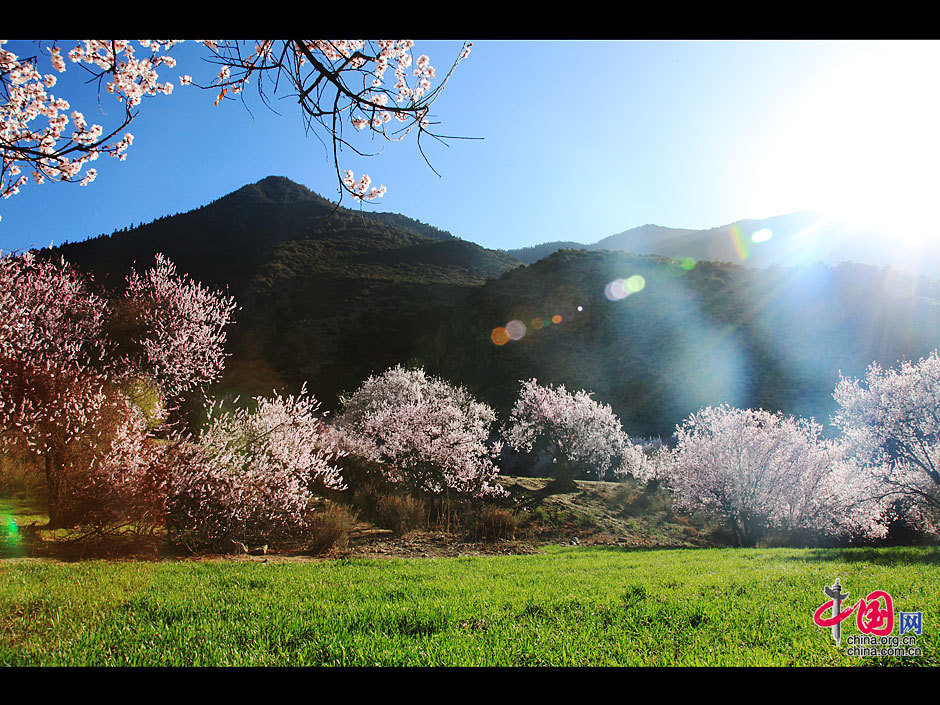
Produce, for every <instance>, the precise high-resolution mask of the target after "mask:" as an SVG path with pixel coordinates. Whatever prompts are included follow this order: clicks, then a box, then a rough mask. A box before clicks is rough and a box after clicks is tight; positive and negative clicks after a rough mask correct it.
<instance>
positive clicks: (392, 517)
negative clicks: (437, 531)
mask: <svg viewBox="0 0 940 705" xmlns="http://www.w3.org/2000/svg"><path fill="white" fill-rule="evenodd" d="M427 515H428V507H427V503H426V502H425V501H424V500H422V499H416V498H415V497H411V496H409V495H386V496H384V497H382V498H381V499H379V501H378V504H377V506H376V512H375V521H376V523H377V524H378V525H379V526H381V527H382V528H383V529H390V530H391V531H393V532H395V534H396V535H397V536H404V535H405V534H407V533H408V532H410V531H414V530H415V529H419V528H423V527H424V526H426V525H427Z"/></svg>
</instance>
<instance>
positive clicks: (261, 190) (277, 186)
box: [229, 176, 328, 204]
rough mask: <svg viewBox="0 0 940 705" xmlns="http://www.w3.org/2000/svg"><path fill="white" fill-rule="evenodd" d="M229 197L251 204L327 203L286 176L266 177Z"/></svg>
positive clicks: (321, 197)
mask: <svg viewBox="0 0 940 705" xmlns="http://www.w3.org/2000/svg"><path fill="white" fill-rule="evenodd" d="M229 196H238V197H239V198H240V199H243V200H247V201H250V202H253V203H296V202H298V201H319V202H322V203H324V204H325V203H328V201H327V200H326V199H325V198H323V196H320V195H319V194H316V193H314V192H313V191H311V190H310V189H308V188H307V187H306V186H302V185H301V184H298V183H296V182H295V181H291V180H290V179H288V178H287V177H286V176H266V177H264V178H263V179H261V180H260V181H257V182H255V183H253V184H248V185H246V186H242V187H241V188H240V189H238V190H237V191H235V192H233V193H231V194H229Z"/></svg>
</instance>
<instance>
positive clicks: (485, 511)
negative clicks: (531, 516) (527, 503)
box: [468, 506, 518, 541]
mask: <svg viewBox="0 0 940 705" xmlns="http://www.w3.org/2000/svg"><path fill="white" fill-rule="evenodd" d="M468 524H469V526H468V528H469V529H470V535H471V536H472V537H473V540H474V541H479V540H481V539H482V540H483V541H503V540H506V539H513V538H515V534H516V527H517V525H518V522H517V521H516V518H515V517H514V516H513V515H512V513H511V512H510V511H509V510H508V509H503V508H502V507H493V506H487V507H483V508H481V509H479V510H477V511H475V512H473V513H471V514H470V521H469V522H468Z"/></svg>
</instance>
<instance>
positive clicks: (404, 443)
mask: <svg viewBox="0 0 940 705" xmlns="http://www.w3.org/2000/svg"><path fill="white" fill-rule="evenodd" d="M235 308H236V305H235V302H234V301H233V300H232V299H231V297H228V296H225V295H223V294H222V293H220V292H215V291H210V290H208V289H205V288H204V287H202V286H201V285H199V284H197V283H195V282H192V281H191V280H189V279H188V278H187V277H185V276H180V275H178V274H177V272H176V269H175V267H174V265H173V264H172V263H171V262H169V261H168V260H167V259H166V258H164V257H163V256H162V255H157V257H156V262H155V264H154V266H153V267H151V268H150V269H148V270H146V271H145V272H142V273H141V272H137V271H132V272H131V273H130V274H129V275H128V277H127V279H126V281H125V285H124V287H123V290H122V291H118V292H103V291H98V290H96V289H95V283H94V281H93V279H92V278H91V277H90V276H88V275H86V274H83V273H81V272H79V271H78V270H77V269H75V268H74V267H72V266H71V265H69V264H68V263H66V262H65V261H64V260H59V261H58V262H56V261H52V260H49V259H45V258H40V257H36V256H35V255H33V254H26V255H21V256H7V257H3V258H0V443H2V444H3V446H2V448H0V450H6V449H10V448H11V447H13V446H24V447H27V448H29V449H30V450H32V451H33V452H34V453H35V454H36V456H38V458H39V459H40V460H41V463H42V465H43V467H44V472H45V479H46V486H47V490H48V512H49V519H50V526H51V527H69V526H73V525H75V524H77V523H87V522H92V523H95V524H97V525H99V526H104V525H115V524H121V523H128V522H136V523H147V522H150V523H153V522H159V521H160V519H161V517H165V518H166V520H167V527H168V529H169V530H170V532H171V533H172V534H173V535H174V536H177V537H179V538H180V540H182V541H185V542H186V543H188V544H191V545H198V544H201V545H218V544H220V543H224V540H225V539H232V538H236V537H237V538H238V539H240V540H243V541H245V542H249V541H258V540H263V539H265V538H278V537H286V536H288V535H291V534H295V533H297V532H302V531H303V529H304V528H305V526H306V525H307V522H308V520H309V518H310V513H309V511H308V510H309V507H310V504H311V500H312V499H313V497H314V494H315V493H317V492H320V491H322V490H324V489H332V490H341V489H344V488H345V486H346V483H345V481H344V478H343V476H342V473H341V471H340V462H339V461H341V459H342V458H344V457H347V456H353V457H355V458H358V459H360V460H363V461H367V462H370V463H373V464H374V465H375V466H376V467H378V468H380V469H381V472H382V473H383V480H384V481H385V482H386V483H387V484H388V485H391V486H393V487H396V488H399V489H401V490H402V491H407V492H410V493H413V494H421V495H442V494H446V495H448V496H450V495H454V496H458V497H464V498H473V499H484V498H491V497H496V496H500V495H501V494H502V493H503V491H502V489H501V488H500V486H499V485H498V484H497V482H496V476H497V474H498V468H497V465H496V463H495V460H496V459H497V458H498V456H499V454H500V451H501V447H502V444H501V442H500V441H499V440H497V439H496V436H498V433H497V431H496V429H495V423H496V414H495V412H494V411H493V409H492V408H491V407H489V406H488V405H486V404H484V403H482V402H480V401H478V400H476V399H474V398H473V396H472V395H471V394H470V393H469V392H468V391H467V390H466V389H463V388H461V387H459V386H456V385H452V384H450V383H448V382H446V381H444V380H441V379H437V378H435V377H433V376H431V375H428V374H427V373H426V372H425V371H424V370H421V369H405V368H403V367H401V366H395V367H392V368H391V369H389V370H386V371H385V372H384V373H383V374H381V375H376V376H373V377H370V378H369V379H367V380H366V381H365V382H363V384H362V385H361V386H360V388H359V389H358V390H356V391H355V392H354V393H353V394H352V395H350V396H349V397H348V398H344V399H342V400H341V401H342V409H341V412H340V413H339V414H338V415H337V416H336V417H335V418H334V419H332V420H331V423H327V419H326V418H325V415H323V414H321V413H319V403H318V402H317V400H316V399H314V398H313V397H311V396H309V395H308V394H307V393H306V392H305V391H304V390H302V391H301V392H300V394H298V395H296V396H286V397H285V396H281V395H277V394H275V395H274V396H273V397H269V398H262V397H259V398H256V399H254V400H252V402H251V403H250V404H248V405H247V406H236V407H235V408H224V407H223V405H222V404H221V403H218V402H209V403H208V414H207V420H206V423H205V425H204V427H203V428H202V429H201V430H200V431H198V432H197V433H195V434H190V433H188V432H187V431H186V430H185V428H183V427H182V424H181V423H179V422H178V420H177V423H174V418H175V417H174V413H173V412H174V411H175V410H177V409H178V408H179V406H180V404H181V403H182V401H183V400H184V398H185V397H186V396H187V395H189V394H192V393H194V392H197V391H199V390H202V389H204V388H205V386H206V385H207V383H209V382H212V381H213V380H215V379H217V378H218V377H219V375H220V374H221V371H222V369H223V365H224V359H225V355H224V352H223V348H224V342H225V337H226V334H225V327H226V326H227V325H228V324H229V323H230V321H231V316H232V314H233V313H234V311H235ZM505 435H506V437H507V438H508V439H509V440H510V442H511V443H512V444H513V445H514V446H515V447H517V448H523V449H532V448H533V447H534V446H535V445H537V444H539V443H542V444H543V445H544V446H546V447H547V448H549V449H550V451H551V453H552V455H553V457H554V458H555V459H556V461H557V468H558V473H557V474H558V477H559V479H560V480H561V481H563V482H565V483H566V484H570V482H571V479H572V478H573V477H574V474H573V473H574V471H575V469H577V468H581V469H589V470H591V471H593V472H594V473H595V474H596V476H598V477H601V476H603V475H604V474H605V473H607V472H608V471H609V472H611V473H612V474H613V475H615V476H616V475H623V474H625V473H627V472H630V471H632V470H633V469H634V467H635V466H636V465H637V463H638V457H639V453H638V451H636V449H635V448H634V447H633V446H632V444H630V441H629V439H628V438H627V436H626V434H624V432H623V430H622V429H621V427H620V422H619V420H618V419H617V417H616V416H615V415H614V414H613V412H612V411H611V409H610V407H609V406H606V405H603V404H599V403H597V402H595V401H594V400H592V399H591V398H590V396H589V395H588V394H586V393H585V392H578V393H577V394H574V395H572V394H569V393H568V392H567V391H566V390H565V389H564V387H557V388H553V387H542V386H539V385H538V384H537V382H536V381H535V380H531V381H529V382H526V383H524V384H523V389H522V394H521V396H520V398H519V401H518V403H517V404H516V408H515V409H514V410H513V415H512V417H511V423H510V427H509V428H508V429H506V433H505Z"/></svg>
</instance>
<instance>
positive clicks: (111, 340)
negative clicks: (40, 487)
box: [0, 253, 234, 527]
mask: <svg viewBox="0 0 940 705" xmlns="http://www.w3.org/2000/svg"><path fill="white" fill-rule="evenodd" d="M142 281H146V282H150V284H151V285H152V286H150V287H148V286H143V285H140V282H142ZM135 282H136V283H135ZM128 302H130V304H131V305H128ZM233 308H234V302H233V301H232V300H231V299H230V298H228V297H224V296H222V295H220V294H215V293H210V292H206V291H205V290H203V289H201V288H199V287H196V288H193V286H192V285H191V283H190V282H188V281H187V280H185V279H183V278H181V277H177V276H176V275H175V272H174V270H173V269H172V266H171V265H169V264H168V263H167V262H166V261H165V260H163V259H162V258H159V257H158V259H157V266H156V267H155V268H154V269H153V270H151V271H150V272H148V273H146V274H145V275H143V277H138V276H137V275H131V277H129V280H128V296H126V297H124V298H123V299H122V298H118V299H116V301H114V302H112V301H109V300H108V299H105V298H103V297H102V296H100V295H99V294H96V293H94V291H93V290H92V282H91V280H90V278H88V277H86V276H85V275H83V274H81V273H80V272H78V271H77V270H76V269H75V268H74V267H72V266H71V265H69V264H68V263H66V262H65V261H64V260H62V259H60V260H59V261H58V262H55V261H50V260H47V259H42V258H37V257H35V256H34V255H33V254H31V253H27V254H25V255H22V256H18V257H14V256H6V257H0V451H2V450H4V449H6V448H8V447H10V446H12V445H14V444H16V445H19V446H21V447H26V448H27V449H29V450H30V451H32V452H33V453H35V454H36V456H37V457H39V458H40V459H41V460H42V461H43V463H44V471H45V476H46V484H47V489H48V506H49V520H50V525H52V526H54V527H59V526H66V525H68V524H71V523H74V522H75V521H77V519H78V517H77V515H76V513H75V512H74V511H72V510H71V509H70V507H72V506H75V505H76V501H77V499H78V497H77V493H79V488H80V487H86V488H88V487H92V486H93V485H95V483H96V482H97V481H96V480H94V478H93V477H92V476H91V475H90V473H96V472H99V473H102V472H103V473H105V475H107V476H110V477H112V478H113V477H114V473H115V472H116V471H117V470H116V465H119V464H120V463H119V462H118V460H119V459H121V458H124V459H125V460H126V459H128V458H130V457H131V456H133V455H134V453H135V452H136V453H138V456H139V454H140V453H143V449H144V448H145V447H146V444H145V443H144V442H143V440H142V438H143V435H146V434H148V433H149V430H148V428H147V423H146V419H144V418H143V415H142V413H141V409H140V408H139V406H138V405H135V404H134V403H133V401H134V400H133V399H132V398H131V395H130V394H129V390H131V389H134V388H135V386H136V385H135V384H134V383H135V381H137V380H139V379H140V376H141V375H144V376H146V377H147V379H149V380H151V383H152V384H154V385H156V390H157V394H158V397H159V400H160V405H161V406H164V407H172V406H173V405H174V403H175V402H176V401H177V400H178V399H179V395H181V394H182V393H183V392H184V391H186V390H190V389H192V388H193V386H194V385H196V384H199V383H201V382H206V381H209V380H210V379H213V378H215V377H216V376H218V374H219V373H220V372H221V369H222V364H223V357H222V354H221V346H222V345H223V344H224V341H225V334H224V331H223V330H222V328H223V327H224V326H225V325H226V324H227V323H228V321H229V318H230V315H231V312H232V310H233ZM160 311H162V313H163V314H164V315H165V316H166V320H162V321H160V322H159V323H157V321H156V320H155V318H154V315H151V314H156V312H160ZM118 312H120V313H122V316H118V315H117V313H118ZM116 321H117V322H116ZM117 333H120V334H117ZM159 345H164V346H165V347H166V348H170V349H168V350H165V351H162V352H161V351H157V350H155V347H157V346H159ZM135 449H136V451H135ZM145 464H146V462H145V460H144V459H142V458H140V463H138V465H140V466H142V465H145ZM125 465H126V466H127V467H130V464H129V463H125ZM134 472H136V470H134ZM98 484H99V486H100V483H98ZM79 504H80V503H79ZM86 504H87V503H86Z"/></svg>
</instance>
